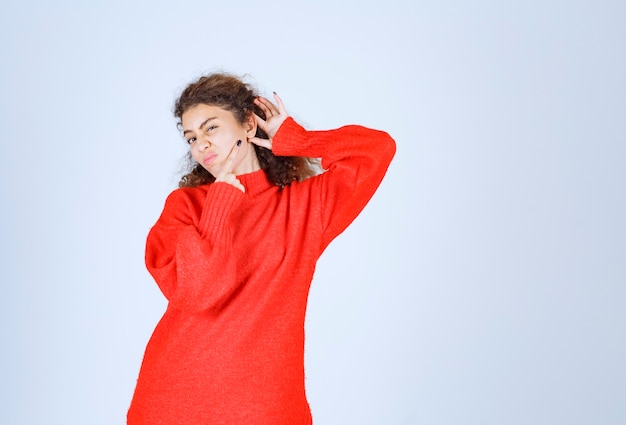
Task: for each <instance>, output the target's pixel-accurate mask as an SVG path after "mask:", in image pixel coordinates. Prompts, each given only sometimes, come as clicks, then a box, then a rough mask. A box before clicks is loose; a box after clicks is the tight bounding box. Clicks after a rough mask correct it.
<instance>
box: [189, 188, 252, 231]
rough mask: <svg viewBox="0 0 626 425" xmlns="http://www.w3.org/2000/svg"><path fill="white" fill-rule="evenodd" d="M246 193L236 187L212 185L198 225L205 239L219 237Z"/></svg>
mask: <svg viewBox="0 0 626 425" xmlns="http://www.w3.org/2000/svg"><path fill="white" fill-rule="evenodd" d="M243 197H244V193H243V192H242V191H241V190H239V189H238V188H236V187H235V186H233V185H231V184H228V183H224V182H217V183H211V184H210V185H209V189H208V191H207V195H206V201H205V203H204V209H203V210H202V216H201V217H200V223H198V230H199V232H200V235H202V237H203V238H206V237H210V236H212V235H213V236H217V235H219V234H220V233H221V232H223V231H224V230H225V228H226V227H227V225H228V218H229V217H230V216H231V214H232V212H233V210H234V209H235V208H236V207H237V205H239V204H240V203H241V201H242V200H243Z"/></svg>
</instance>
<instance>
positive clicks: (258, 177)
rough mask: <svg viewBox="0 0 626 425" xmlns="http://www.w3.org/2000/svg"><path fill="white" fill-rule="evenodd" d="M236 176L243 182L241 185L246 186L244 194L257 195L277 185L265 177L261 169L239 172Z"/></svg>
mask: <svg viewBox="0 0 626 425" xmlns="http://www.w3.org/2000/svg"><path fill="white" fill-rule="evenodd" d="M237 178H238V179H239V181H240V182H241V184H243V187H245V188H246V194H249V195H257V194H259V193H261V192H263V191H265V190H267V189H269V188H271V187H278V186H276V185H274V184H272V183H271V182H270V181H269V180H268V179H267V175H266V174H265V171H263V170H258V171H253V172H252V173H248V174H240V175H238V176H237Z"/></svg>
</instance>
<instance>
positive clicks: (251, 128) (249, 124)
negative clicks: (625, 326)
mask: <svg viewBox="0 0 626 425" xmlns="http://www.w3.org/2000/svg"><path fill="white" fill-rule="evenodd" d="M243 125H244V128H245V129H246V135H247V136H248V138H249V139H251V138H253V137H254V136H256V127H257V123H256V119H255V118H254V115H253V114H252V113H250V114H248V116H247V117H246V122H245V123H244V124H243Z"/></svg>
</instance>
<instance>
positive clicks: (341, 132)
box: [272, 118, 396, 250]
mask: <svg viewBox="0 0 626 425" xmlns="http://www.w3.org/2000/svg"><path fill="white" fill-rule="evenodd" d="M395 149H396V145H395V142H394V140H393V139H392V138H391V137H390V136H389V135H388V134H387V133H385V132H383V131H379V130H372V129H369V128H365V127H361V126H357V125H349V126H345V127H341V128H338V129H336V130H327V131H307V130H305V129H304V128H303V127H301V126H300V125H299V124H297V123H296V122H295V121H294V120H293V119H292V118H288V119H287V120H286V121H285V122H284V123H283V124H282V125H281V127H280V128H279V129H278V132H277V133H276V135H275V136H274V139H273V146H272V151H273V152H274V154H276V155H283V156H307V157H313V158H320V157H321V158H322V167H323V168H324V170H326V171H325V172H324V173H323V174H321V175H319V176H316V177H314V178H312V179H310V180H311V184H313V185H315V191H316V192H317V193H319V194H320V198H319V202H320V205H321V226H322V232H323V233H322V246H321V249H322V250H323V249H325V248H326V246H328V244H329V243H330V242H331V241H332V240H333V239H334V238H335V237H336V236H337V235H339V234H340V233H341V232H343V231H344V230H345V229H346V227H347V226H348V225H349V224H350V223H351V222H352V221H353V220H354V219H355V218H356V216H357V215H358V214H359V213H360V212H361V210H362V209H363V208H364V207H365V205H366V204H367V202H368V201H369V200H370V199H371V197H372V196H373V194H374V192H375V191H376V189H377V188H378V186H379V185H380V182H381V181H382V179H383V177H384V175H385V173H386V171H387V168H388V167H389V164H390V162H391V159H392V158H393V156H394V154H395Z"/></svg>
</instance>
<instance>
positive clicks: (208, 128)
mask: <svg viewBox="0 0 626 425" xmlns="http://www.w3.org/2000/svg"><path fill="white" fill-rule="evenodd" d="M216 128H217V126H215V125H212V126H210V127H207V129H206V131H211V130H215V129H216Z"/></svg>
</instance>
